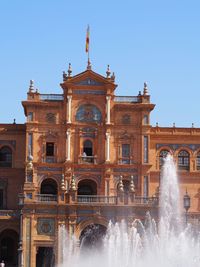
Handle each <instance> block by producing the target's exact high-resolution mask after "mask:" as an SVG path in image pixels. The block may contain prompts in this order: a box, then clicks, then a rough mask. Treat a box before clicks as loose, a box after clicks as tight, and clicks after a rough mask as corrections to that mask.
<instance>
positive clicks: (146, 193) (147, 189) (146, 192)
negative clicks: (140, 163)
mask: <svg viewBox="0 0 200 267" xmlns="http://www.w3.org/2000/svg"><path fill="white" fill-rule="evenodd" d="M143 186H144V188H143V190H144V194H143V195H144V197H145V198H147V197H148V196H149V177H148V176H146V175H145V176H144V185H143Z"/></svg>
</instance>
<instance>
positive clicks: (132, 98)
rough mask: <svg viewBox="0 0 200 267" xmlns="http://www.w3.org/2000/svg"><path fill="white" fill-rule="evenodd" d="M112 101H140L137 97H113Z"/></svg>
mask: <svg viewBox="0 0 200 267" xmlns="http://www.w3.org/2000/svg"><path fill="white" fill-rule="evenodd" d="M114 101H115V102H121V103H140V102H141V99H140V98H139V97H138V96H115V98H114Z"/></svg>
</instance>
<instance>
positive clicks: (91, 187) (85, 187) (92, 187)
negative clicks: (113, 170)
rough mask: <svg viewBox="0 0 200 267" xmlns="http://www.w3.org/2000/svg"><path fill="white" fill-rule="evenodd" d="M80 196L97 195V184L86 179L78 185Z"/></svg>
mask: <svg viewBox="0 0 200 267" xmlns="http://www.w3.org/2000/svg"><path fill="white" fill-rule="evenodd" d="M78 195H82V196H91V195H97V184H96V183H95V182H94V181H93V180H89V179H85V180H82V181H80V182H79V183H78Z"/></svg>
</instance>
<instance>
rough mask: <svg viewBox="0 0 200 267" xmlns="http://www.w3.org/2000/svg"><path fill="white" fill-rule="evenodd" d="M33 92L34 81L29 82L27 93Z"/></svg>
mask: <svg viewBox="0 0 200 267" xmlns="http://www.w3.org/2000/svg"><path fill="white" fill-rule="evenodd" d="M33 91H34V81H33V80H30V85H29V93H33Z"/></svg>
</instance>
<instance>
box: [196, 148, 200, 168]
mask: <svg viewBox="0 0 200 267" xmlns="http://www.w3.org/2000/svg"><path fill="white" fill-rule="evenodd" d="M196 163H197V170H200V152H198V153H197V162H196Z"/></svg>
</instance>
